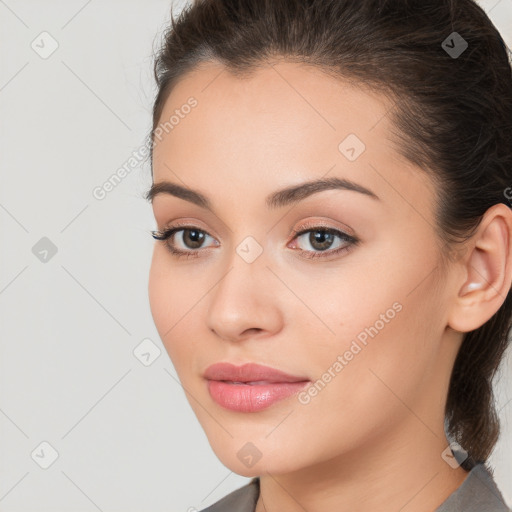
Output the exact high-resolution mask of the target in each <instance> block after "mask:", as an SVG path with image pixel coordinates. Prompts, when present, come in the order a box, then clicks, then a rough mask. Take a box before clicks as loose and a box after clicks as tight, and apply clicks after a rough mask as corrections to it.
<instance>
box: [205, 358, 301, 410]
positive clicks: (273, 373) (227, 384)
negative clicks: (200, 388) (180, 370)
mask: <svg viewBox="0 0 512 512" xmlns="http://www.w3.org/2000/svg"><path fill="white" fill-rule="evenodd" d="M203 376H204V378H205V379H207V386H208V391H209V393H210V396H211V397H212V399H213V400H215V402H217V403H218V404H219V405H220V406H222V407H224V408H226V409H229V410H232V411H238V412H257V411H261V410H263V409H266V408H267V407H270V406H271V405H273V404H274V403H276V402H278V401H280V400H284V399H285V398H288V397H290V396H291V395H293V394H295V393H297V392H298V391H300V390H301V389H303V388H304V387H305V386H306V385H307V384H308V383H309V382H310V380H309V379H307V378H306V377H298V376H294V375H290V374H287V373H284V372H282V371H280V370H276V369H275V368H270V367H269V366H262V365H259V364H255V363H247V364H244V365H242V366H235V365H233V364H230V363H216V364H213V365H211V366H209V367H208V368H207V369H206V371H205V372H204V375H203Z"/></svg>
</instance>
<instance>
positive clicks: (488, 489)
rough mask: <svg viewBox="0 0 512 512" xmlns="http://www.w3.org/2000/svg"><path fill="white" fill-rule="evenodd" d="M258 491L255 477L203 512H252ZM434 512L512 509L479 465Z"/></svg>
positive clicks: (489, 511)
mask: <svg viewBox="0 0 512 512" xmlns="http://www.w3.org/2000/svg"><path fill="white" fill-rule="evenodd" d="M259 491H260V481H259V478H258V477H254V478H253V479H252V480H251V481H250V482H249V483H247V484H246V485H244V486H243V487H240V488H239V489H236V490H235V491H233V492H232V493H230V494H228V495H227V496H224V498H222V499H221V500H219V501H217V502H216V503H214V504H213V505H211V506H209V507H208V508H205V509H204V510H203V511H202V512H254V510H255V508H256V502H257V501H258V496H259ZM435 512H512V509H510V508H508V507H507V505H506V503H505V501H504V499H503V496H502V495H501V493H500V491H499V489H498V487H497V486H496V482H495V481H494V478H493V476H492V473H491V470H489V469H488V468H487V466H486V465H485V464H483V463H479V464H476V465H474V466H473V468H472V469H471V470H470V471H469V473H468V475H467V476H466V479H465V480H464V482H462V484H461V485H460V486H459V487H458V489H456V490H455V491H454V492H453V493H452V494H450V496H448V498H446V500H445V501H444V502H443V503H442V504H441V505H440V506H439V507H438V508H437V509H436V510H435Z"/></svg>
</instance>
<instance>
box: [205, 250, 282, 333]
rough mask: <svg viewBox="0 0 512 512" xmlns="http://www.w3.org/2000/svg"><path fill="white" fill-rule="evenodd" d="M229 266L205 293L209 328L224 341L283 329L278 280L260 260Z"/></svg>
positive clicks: (234, 262) (237, 260)
mask: <svg viewBox="0 0 512 512" xmlns="http://www.w3.org/2000/svg"><path fill="white" fill-rule="evenodd" d="M231 262H232V265H231V267H230V268H229V269H228V271H226V272H225V274H224V275H223V277H222V278H221V279H220V280H219V281H218V283H217V285H216V286H214V288H213V289H212V290H211V292H210V293H209V294H208V298H209V301H210V302H209V305H208V313H207V324H208V328H209V329H210V330H212V331H213V332H215V333H216V334H217V336H219V337H220V338H222V339H225V340H227V341H242V340H244V339H247V338H253V337H255V336H258V337H264V336H267V335H270V334H274V333H276V332H278V331H279V330H280V329H281V328H282V321H283V312H282V310H281V308H280V305H279V294H277V293H276V287H278V286H279V282H278V280H277V279H276V278H275V276H274V275H273V273H272V272H271V271H270V270H269V268H268V267H267V266H266V262H265V261H264V259H263V258H261V259H259V258H258V259H257V260H256V261H253V262H252V263H247V262H246V261H244V260H243V259H242V258H238V256H237V257H236V258H233V259H232V260H231Z"/></svg>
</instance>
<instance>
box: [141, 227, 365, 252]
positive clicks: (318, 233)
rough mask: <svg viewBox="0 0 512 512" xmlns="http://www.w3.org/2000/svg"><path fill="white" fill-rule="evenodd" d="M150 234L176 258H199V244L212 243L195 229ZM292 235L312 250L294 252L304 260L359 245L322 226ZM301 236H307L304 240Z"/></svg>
mask: <svg viewBox="0 0 512 512" xmlns="http://www.w3.org/2000/svg"><path fill="white" fill-rule="evenodd" d="M299 229H301V228H299ZM178 233H180V235H178ZM151 234H152V236H153V238H154V239H155V240H160V241H163V242H164V243H165V246H166V248H167V249H168V250H169V252H170V253H171V254H172V255H173V256H175V257H177V258H182V257H186V258H196V257H198V256H199V253H200V252H201V249H202V248H204V247H203V243H204V242H205V240H207V239H208V238H211V239H212V240H215V239H214V238H213V237H212V236H211V235H209V234H208V233H207V232H206V231H204V230H202V229H199V228H197V227H196V226H173V227H169V228H168V229H165V230H163V231H152V232H151ZM292 234H293V235H294V238H293V239H294V240H295V239H297V240H299V239H300V238H301V237H304V240H303V242H306V244H309V245H310V247H312V250H309V249H298V252H299V253H300V254H301V256H302V257H304V258H306V259H314V258H326V257H330V256H334V255H338V254H341V253H342V252H345V251H348V250H349V249H350V248H351V247H352V246H353V245H356V244H357V243H358V242H359V239H358V238H356V237H355V236H352V235H348V234H347V233H344V232H343V231H340V230H338V229H334V228H329V227H325V226H312V227H307V228H304V229H301V230H294V231H293V233H292ZM304 235H309V236H308V237H305V236H304ZM336 238H337V239H338V240H339V242H338V247H336V248H335V249H332V248H331V247H332V245H333V244H334V241H335V239H336ZM176 239H178V240H181V242H180V243H181V247H179V245H180V243H177V242H176Z"/></svg>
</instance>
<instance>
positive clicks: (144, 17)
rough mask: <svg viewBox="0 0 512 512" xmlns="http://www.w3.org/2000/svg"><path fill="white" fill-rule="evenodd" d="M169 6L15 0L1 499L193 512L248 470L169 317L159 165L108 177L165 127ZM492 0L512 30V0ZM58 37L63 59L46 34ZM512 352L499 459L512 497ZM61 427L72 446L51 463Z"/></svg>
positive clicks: (2, 29) (10, 16)
mask: <svg viewBox="0 0 512 512" xmlns="http://www.w3.org/2000/svg"><path fill="white" fill-rule="evenodd" d="M170 5H171V1H170V0H152V1H151V2H143V1H142V0H137V1H136V0H131V1H127V0H124V1H121V0H117V1H114V0H108V1H107V0H103V1H100V0H89V1H85V0H72V1H70V0H67V1H64V0H61V1H57V0H52V1H44V2H41V1H40V2H38V1H35V0H32V1H28V0H25V1H20V0H5V1H4V0H0V55H1V62H0V105H1V116H0V119H1V121H0V129H1V134H0V155H1V158H0V165H1V178H2V180H1V187H0V228H1V229H0V234H1V240H0V244H1V245H0V246H1V247H2V251H1V254H2V257H1V265H0V312H1V320H2V321H1V334H2V337H1V340H2V341H1V346H0V350H1V352H0V440H1V441H0V442H1V446H0V511H2V512H14V511H16V512H21V511H23V512H25V511H38V512H39V511H52V512H58V511H66V512H68V511H84V512H89V511H91V512H93V511H95V510H100V511H123V512H131V511H141V510H144V511H153V512H160V511H186V510H189V511H192V510H194V509H201V508H204V507H206V506H207V505H209V504H211V503H213V502H215V501H217V500H218V499H220V498H221V497H222V496H224V495H225V494H227V493H228V492H230V491H231V490H233V489H235V488H237V487H240V486H241V485H243V484H244V483H246V482H247V481H248V479H247V478H244V477H241V476H239V475H236V474H234V473H232V472H231V471H230V470H229V469H227V468H226V467H224V466H223V465H222V464H221V463H220V462H219V461H218V460H217V458H216V457H215V455H214V454H213V452H212V450H211V448H210V446H209V444H208V441H207V439H206V436H205V434H204V432H203V431H202V429H201V427H200V426H199V423H198V422H197V420H196V418H195V416H194V415H193V413H192V411H191V409H190V406H189V405H188V402H187V401H186V398H185V395H184V393H183V391H182V389H181V387H180V385H179V383H178V381H177V379H176V376H175V372H174V369H173V367H172V365H171V363H170V361H169V359H168V356H167V353H166V352H165V349H164V347H163V345H162V344H161V341H160V339H159V337H158V334H157V331H156V329H155V327H154V325H153V321H152V318H151V312H150V309H149V304H148V297H147V279H148V271H149V265H150V258H151V252H152V246H153V239H152V238H151V236H150V235H149V230H150V229H154V228H155V225H154V222H153V218H152V214H151V208H150V205H149V203H147V202H146V201H145V200H144V199H143V197H142V195H143V193H144V192H145V191H146V189H147V187H148V186H149V185H150V170H149V166H148V164H145V165H137V166H135V167H134V168H133V169H132V170H131V172H130V173H129V174H128V175H127V176H126V178H125V179H124V180H123V181H122V182H121V183H120V184H119V185H118V186H117V187H116V188H115V189H114V190H112V191H111V192H109V193H108V194H107V195H106V197H105V198H104V199H103V200H98V199H96V198H95V197H94V196H93V193H92V192H93V190H94V188H95V187H98V186H101V185H102V184H103V183H104V182H105V181H106V180H108V179H109V177H110V176H111V175H112V174H114V173H115V172H116V170H117V169H118V168H120V167H121V166H122V165H123V164H125V163H126V162H127V161H128V160H129V158H130V156H132V153H133V152H134V151H136V150H137V149H138V148H140V146H141V145H142V144H143V142H144V138H145V136H146V134H147V133H148V130H149V128H150V126H151V115H150V110H151V106H152V101H153V98H154V93H155V87H154V84H153V78H152V52H153V48H156V47H157V45H158V43H159V41H160V34H161V32H162V30H163V29H164V28H165V26H166V24H167V21H168V20H169V15H170ZM174 5H175V9H176V11H177V12H178V11H179V8H180V5H183V3H181V4H180V2H174ZM481 5H482V6H483V7H484V8H485V9H486V11H487V12H490V17H491V19H492V20H493V21H494V23H495V24H496V25H497V27H498V28H499V30H500V31H501V32H502V34H503V36H504V38H505V40H506V42H507V44H508V45H509V46H511V45H512V3H511V0H499V1H498V0H489V1H482V2H481ZM44 31H46V32H48V33H49V34H50V35H51V37H50V36H41V35H40V34H41V33H42V32H44ZM41 38H46V39H41ZM52 39H53V40H55V41H56V42H57V44H58V48H57V49H56V51H55V52H54V53H53V54H52V55H50V56H49V57H47V58H42V57H41V56H40V53H36V51H35V50H34V49H33V48H32V46H31V45H32V44H34V45H36V48H38V51H39V52H44V51H48V50H49V49H51V44H52ZM34 41H35V42H34ZM33 42H34V43H33ZM43 237H47V238H48V239H50V240H51V242H52V243H53V244H54V245H55V246H56V248H57V253H56V254H55V255H53V256H51V253H49V254H48V255H47V256H46V258H47V261H46V262H43V261H40V259H39V258H38V257H36V255H35V254H34V253H33V250H32V248H33V247H34V246H35V245H36V243H38V241H39V240H40V239H41V238H43ZM40 250H42V249H40ZM39 257H44V253H40V255H39ZM145 339H149V340H152V341H151V342H146V343H149V346H152V347H154V348H153V349H151V350H153V351H155V350H158V349H160V350H161V354H160V356H159V357H157V358H156V359H155V360H154V361H153V362H152V363H151V364H150V365H149V366H145V365H144V364H143V363H142V362H141V361H140V360H139V359H137V358H136V357H135V355H134V353H133V351H134V349H135V348H136V347H137V346H138V345H139V344H140V343H141V342H142V341H143V340H145ZM155 347H156V348H155ZM151 353H152V354H153V352H151ZM145 357H146V359H147V358H148V357H149V356H145ZM153 358H154V354H153V355H152V356H151V360H153ZM143 359H144V358H143ZM505 364H506V367H503V370H504V373H503V374H502V375H501V377H500V380H499V382H498V383H497V395H498V401H499V407H500V417H501V420H502V424H503V430H504V431H503V435H502V438H501V440H500V442H499V445H498V447H497V448H496V450H495V452H494V453H493V456H492V457H491V463H492V465H493V466H494V467H495V477H496V480H497V481H498V484H499V485H500V487H501V489H502V492H503V494H504V495H505V498H506V499H507V501H508V502H509V503H512V481H511V480H512V479H511V477H510V475H511V474H512V425H511V422H512V376H511V373H512V372H511V366H512V364H511V359H510V354H509V359H508V361H507V362H506V363H505ZM44 441H45V442H47V443H49V444H50V445H51V446H52V447H53V449H54V450H56V452H58V457H57V459H56V460H55V461H54V462H53V463H52V464H51V465H50V466H49V467H48V468H47V469H43V468H42V467H41V464H43V465H44V464H45V463H46V464H48V463H49V462H51V449H50V448H48V447H47V446H45V445H41V443H42V442H44ZM418 463H421V461H418Z"/></svg>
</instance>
